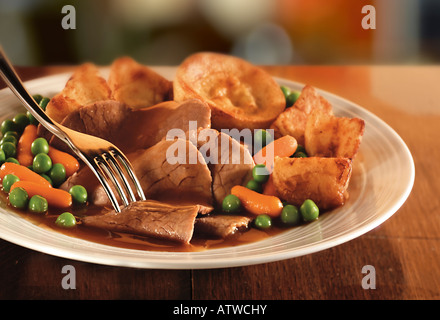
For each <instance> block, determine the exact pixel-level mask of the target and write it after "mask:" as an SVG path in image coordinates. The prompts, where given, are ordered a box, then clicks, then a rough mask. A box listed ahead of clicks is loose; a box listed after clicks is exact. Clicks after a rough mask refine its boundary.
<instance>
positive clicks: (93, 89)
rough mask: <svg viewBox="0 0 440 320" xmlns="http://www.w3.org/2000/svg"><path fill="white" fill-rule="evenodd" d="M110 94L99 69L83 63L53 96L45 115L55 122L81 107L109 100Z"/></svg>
mask: <svg viewBox="0 0 440 320" xmlns="http://www.w3.org/2000/svg"><path fill="white" fill-rule="evenodd" d="M110 96H111V92H110V88H109V86H108V85H107V82H106V80H105V79H104V78H103V77H102V76H101V75H100V74H99V69H98V67H97V66H96V65H94V64H92V63H84V64H82V65H80V66H79V67H78V68H76V69H75V71H74V73H73V75H72V76H71V77H70V79H69V80H68V81H67V83H66V85H65V87H64V88H63V90H62V91H61V92H60V93H58V94H57V95H55V96H54V97H53V98H52V99H50V102H49V103H48V105H47V107H46V113H47V114H48V116H49V117H51V118H52V119H53V120H55V121H57V122H61V121H62V120H63V119H64V117H65V116H67V115H68V114H70V113H71V112H73V111H75V110H78V109H79V108H81V107H82V106H85V105H88V104H92V103H95V102H97V101H100V100H108V99H110Z"/></svg>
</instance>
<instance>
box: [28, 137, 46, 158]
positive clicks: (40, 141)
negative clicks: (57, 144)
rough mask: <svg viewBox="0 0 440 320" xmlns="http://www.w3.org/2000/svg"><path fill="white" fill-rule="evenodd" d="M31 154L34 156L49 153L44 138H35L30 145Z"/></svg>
mask: <svg viewBox="0 0 440 320" xmlns="http://www.w3.org/2000/svg"><path fill="white" fill-rule="evenodd" d="M31 152H32V154H33V155H34V156H36V155H37V154H39V153H46V154H47V153H49V143H48V142H47V140H46V139H45V138H41V137H40V138H37V139H35V140H34V141H33V142H32V144H31Z"/></svg>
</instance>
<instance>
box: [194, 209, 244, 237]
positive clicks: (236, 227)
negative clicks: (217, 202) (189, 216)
mask: <svg viewBox="0 0 440 320" xmlns="http://www.w3.org/2000/svg"><path fill="white" fill-rule="evenodd" d="M251 221H252V219H251V218H249V217H245V216H234V215H223V214H221V215H220V214H219V215H210V216H202V217H199V218H197V219H196V224H195V229H194V232H195V233H197V234H203V235H205V236H206V235H207V236H210V237H214V238H227V237H230V236H232V235H234V234H236V233H238V232H242V231H245V230H247V229H248V227H249V223H250V222H251Z"/></svg>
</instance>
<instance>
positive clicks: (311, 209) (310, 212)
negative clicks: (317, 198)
mask: <svg viewBox="0 0 440 320" xmlns="http://www.w3.org/2000/svg"><path fill="white" fill-rule="evenodd" d="M299 210H300V212H301V216H302V218H303V220H304V221H313V220H316V219H317V218H318V217H319V208H318V206H317V205H316V204H315V202H313V200H310V199H307V200H305V201H304V202H303V204H302V205H301V207H300V208H299Z"/></svg>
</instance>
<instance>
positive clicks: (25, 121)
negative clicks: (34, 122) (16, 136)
mask: <svg viewBox="0 0 440 320" xmlns="http://www.w3.org/2000/svg"><path fill="white" fill-rule="evenodd" d="M12 121H14V122H15V124H16V126H17V130H18V132H23V130H24V128H26V126H27V125H29V123H30V121H29V118H28V117H27V115H26V114H25V113H19V114H17V115H16V116H15V117H14V118H12Z"/></svg>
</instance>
